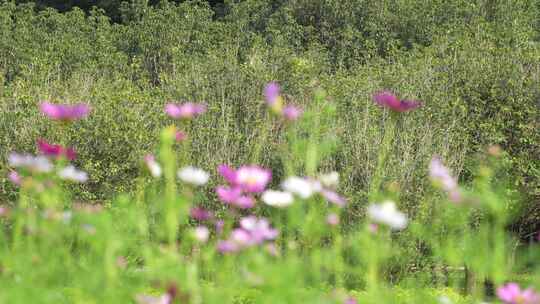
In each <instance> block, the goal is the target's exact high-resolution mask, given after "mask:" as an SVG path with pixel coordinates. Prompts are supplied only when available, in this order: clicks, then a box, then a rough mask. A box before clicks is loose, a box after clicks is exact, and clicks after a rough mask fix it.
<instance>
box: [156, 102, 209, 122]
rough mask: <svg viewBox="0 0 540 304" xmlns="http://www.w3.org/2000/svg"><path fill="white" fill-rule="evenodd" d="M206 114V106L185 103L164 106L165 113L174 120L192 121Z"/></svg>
mask: <svg viewBox="0 0 540 304" xmlns="http://www.w3.org/2000/svg"><path fill="white" fill-rule="evenodd" d="M204 112H206V105H204V104H201V103H193V102H186V103H183V104H174V103H168V104H166V105H165V113H167V115H169V116H170V117H172V118H175V119H192V118H195V117H197V116H199V115H201V114H203V113H204Z"/></svg>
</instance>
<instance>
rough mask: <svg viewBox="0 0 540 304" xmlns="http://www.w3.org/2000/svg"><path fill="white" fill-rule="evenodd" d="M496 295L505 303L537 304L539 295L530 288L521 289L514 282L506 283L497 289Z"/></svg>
mask: <svg viewBox="0 0 540 304" xmlns="http://www.w3.org/2000/svg"><path fill="white" fill-rule="evenodd" d="M497 297H499V299H500V300H501V301H503V302H504V303H507V304H538V303H540V295H539V294H538V293H536V292H535V291H534V290H533V289H532V288H528V289H525V290H521V288H519V285H518V284H516V283H508V284H506V285H504V286H501V287H499V288H498V289H497Z"/></svg>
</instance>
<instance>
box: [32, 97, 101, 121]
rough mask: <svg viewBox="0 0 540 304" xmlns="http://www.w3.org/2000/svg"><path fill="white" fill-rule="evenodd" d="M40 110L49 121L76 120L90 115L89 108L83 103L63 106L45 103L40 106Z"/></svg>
mask: <svg viewBox="0 0 540 304" xmlns="http://www.w3.org/2000/svg"><path fill="white" fill-rule="evenodd" d="M40 109H41V112H42V113H43V114H45V115H46V116H47V117H49V118H50V119H53V120H61V121H73V120H78V119H81V118H84V117H86V116H87V115H88V113H90V107H89V106H88V105H87V104H84V103H79V104H74V105H65V104H53V103H50V102H47V101H45V102H42V103H41V104H40Z"/></svg>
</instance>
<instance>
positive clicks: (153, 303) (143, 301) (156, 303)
mask: <svg viewBox="0 0 540 304" xmlns="http://www.w3.org/2000/svg"><path fill="white" fill-rule="evenodd" d="M135 301H137V303H138V304H170V303H172V297H171V296H170V295H169V294H168V293H166V294H164V295H161V296H157V297H156V296H148V295H142V294H141V295H136V296H135Z"/></svg>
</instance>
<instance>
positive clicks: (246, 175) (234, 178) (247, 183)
mask: <svg viewBox="0 0 540 304" xmlns="http://www.w3.org/2000/svg"><path fill="white" fill-rule="evenodd" d="M218 172H219V173H220V174H221V176H223V178H224V179H225V180H226V181H227V182H228V183H229V184H230V185H231V186H237V187H240V188H241V189H242V191H245V192H249V193H260V192H263V191H264V189H265V188H266V185H267V184H268V183H269V182H270V180H271V179H272V172H271V171H270V170H268V169H264V168H262V167H259V166H255V165H250V166H241V167H240V168H238V169H237V170H234V169H232V168H231V167H229V166H227V165H220V166H219V167H218Z"/></svg>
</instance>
